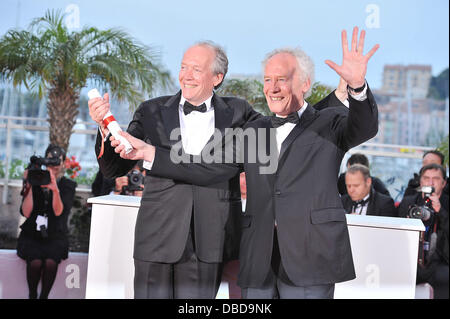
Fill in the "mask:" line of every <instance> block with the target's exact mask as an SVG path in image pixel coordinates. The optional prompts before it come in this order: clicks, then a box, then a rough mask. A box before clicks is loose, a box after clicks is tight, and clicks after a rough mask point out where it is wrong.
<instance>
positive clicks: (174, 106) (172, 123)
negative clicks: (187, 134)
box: [161, 91, 181, 145]
mask: <svg viewBox="0 0 450 319" xmlns="http://www.w3.org/2000/svg"><path fill="white" fill-rule="evenodd" d="M180 98H181V91H179V92H178V93H177V94H175V95H174V96H172V97H171V98H170V99H169V100H167V102H166V103H165V104H164V106H163V107H162V108H161V116H162V120H163V124H164V129H165V132H166V134H167V138H168V140H169V143H170V145H173V144H175V143H177V142H179V141H181V132H180V134H179V135H178V136H177V140H170V134H171V133H172V131H173V130H174V129H178V130H179V129H180V113H179V103H180Z"/></svg>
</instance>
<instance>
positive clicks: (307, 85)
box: [302, 78, 311, 95]
mask: <svg viewBox="0 0 450 319" xmlns="http://www.w3.org/2000/svg"><path fill="white" fill-rule="evenodd" d="M310 88H311V79H310V78H307V79H306V81H305V82H303V85H302V91H303V95H305V94H306V92H308V90H309V89H310Z"/></svg>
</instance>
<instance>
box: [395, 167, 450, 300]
mask: <svg viewBox="0 0 450 319" xmlns="http://www.w3.org/2000/svg"><path fill="white" fill-rule="evenodd" d="M419 181H420V185H419V188H418V190H417V191H418V192H417V194H416V195H411V196H406V197H404V198H403V200H402V202H401V203H400V206H399V216H400V217H410V218H420V219H421V220H422V222H423V223H424V225H425V232H423V234H422V235H423V237H422V239H421V246H422V247H421V249H420V250H421V251H420V252H419V263H418V265H417V266H418V267H417V283H418V284H419V283H423V282H428V283H429V284H430V285H431V286H432V287H433V290H434V296H435V298H437V299H441V298H446V299H448V289H449V286H448V277H449V266H448V265H449V264H448V260H449V256H448V254H449V252H448V249H449V247H448V246H449V237H448V236H449V234H448V232H449V229H448V228H449V221H448V211H449V198H448V195H447V194H445V193H444V192H443V189H444V187H445V185H446V181H445V170H444V168H443V167H442V166H441V165H438V164H429V165H426V166H424V167H422V169H421V170H420V173H419Z"/></svg>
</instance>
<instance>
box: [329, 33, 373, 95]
mask: <svg viewBox="0 0 450 319" xmlns="http://www.w3.org/2000/svg"><path fill="white" fill-rule="evenodd" d="M365 36H366V32H365V31H364V30H362V31H361V35H360V37H359V43H358V27H354V28H353V35H352V44H351V49H350V50H349V49H348V40H347V32H346V31H345V30H343V31H342V53H343V57H342V65H337V64H336V63H334V62H333V61H330V60H326V61H325V63H326V64H327V65H328V66H329V67H330V68H332V69H333V70H335V71H336V73H337V74H339V76H341V77H342V78H343V79H344V80H345V81H346V82H347V83H348V85H349V86H350V87H352V88H359V87H361V86H363V85H364V82H365V77H366V72H367V63H368V62H369V59H370V58H371V57H372V55H374V53H375V52H376V51H377V50H378V48H379V47H380V45H379V44H376V45H374V47H373V48H372V49H371V50H370V51H369V52H368V53H367V54H366V55H363V51H364V38H365Z"/></svg>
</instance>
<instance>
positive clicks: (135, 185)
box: [113, 161, 145, 197]
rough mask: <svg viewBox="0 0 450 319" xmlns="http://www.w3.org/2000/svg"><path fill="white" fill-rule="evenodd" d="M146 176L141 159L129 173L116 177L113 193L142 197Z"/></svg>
mask: <svg viewBox="0 0 450 319" xmlns="http://www.w3.org/2000/svg"><path fill="white" fill-rule="evenodd" d="M144 177H145V169H144V168H143V166H142V161H139V162H138V163H137V164H136V165H135V166H134V167H133V168H132V169H131V170H130V171H129V172H128V174H127V175H125V176H120V177H117V178H116V179H115V188H114V190H113V194H115V195H129V196H138V197H142V192H143V191H144Z"/></svg>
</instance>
